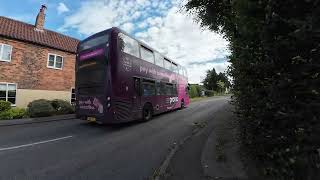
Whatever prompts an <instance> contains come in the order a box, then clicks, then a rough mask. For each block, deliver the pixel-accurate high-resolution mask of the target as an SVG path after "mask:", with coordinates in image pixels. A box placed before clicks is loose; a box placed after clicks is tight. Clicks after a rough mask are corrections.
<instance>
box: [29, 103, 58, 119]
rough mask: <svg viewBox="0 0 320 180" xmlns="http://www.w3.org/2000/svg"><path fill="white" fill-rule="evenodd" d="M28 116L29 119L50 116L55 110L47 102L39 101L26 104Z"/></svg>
mask: <svg viewBox="0 0 320 180" xmlns="http://www.w3.org/2000/svg"><path fill="white" fill-rule="evenodd" d="M28 114H29V115H30V117H46V116H52V115H54V114H55V109H54V108H53V107H52V105H51V102H50V101H49V100H46V99H39V100H35V101H32V102H31V103H29V104H28Z"/></svg>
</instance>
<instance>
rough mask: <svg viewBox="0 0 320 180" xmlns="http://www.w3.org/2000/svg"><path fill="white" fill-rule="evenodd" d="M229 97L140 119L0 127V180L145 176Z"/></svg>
mask: <svg viewBox="0 0 320 180" xmlns="http://www.w3.org/2000/svg"><path fill="white" fill-rule="evenodd" d="M228 101H229V98H226V97H222V98H212V99H207V100H203V101H199V102H194V103H192V104H191V105H190V106H189V107H188V108H186V109H183V110H179V111H174V112H170V113H166V114H162V115H159V116H156V117H154V119H153V120H151V121H149V122H146V123H129V124H122V125H113V126H101V125H95V124H90V123H87V122H85V121H82V120H65V121H55V122H47V123H37V124H26V125H16V126H7V127H0V179H5V180H10V179H17V180H18V179H19V180H23V179H59V180H64V179H68V180H69V179H75V180H81V179H90V180H92V179H106V180H109V179H112V180H125V179H129V180H142V179H150V178H151V177H152V176H153V174H154V173H155V172H156V170H157V169H158V168H159V167H160V165H161V163H162V162H163V161H164V159H165V158H166V156H167V154H168V152H169V150H170V148H171V147H172V145H173V144H174V143H176V142H178V141H180V140H182V139H183V138H184V137H186V136H187V135H189V134H190V133H192V130H193V129H194V128H195V126H194V122H199V121H203V120H210V119H212V117H213V116H214V115H215V112H217V111H218V110H219V109H221V108H223V107H224V106H225V105H226V104H227V103H228Z"/></svg>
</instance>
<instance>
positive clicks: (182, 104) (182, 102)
mask: <svg viewBox="0 0 320 180" xmlns="http://www.w3.org/2000/svg"><path fill="white" fill-rule="evenodd" d="M183 108H185V106H184V100H182V101H181V107H180V109H183Z"/></svg>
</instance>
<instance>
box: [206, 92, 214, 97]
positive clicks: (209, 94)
mask: <svg viewBox="0 0 320 180" xmlns="http://www.w3.org/2000/svg"><path fill="white" fill-rule="evenodd" d="M214 94H215V92H214V91H212V90H206V91H205V95H206V96H208V97H211V96H214Z"/></svg>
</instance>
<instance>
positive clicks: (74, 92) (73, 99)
mask: <svg viewBox="0 0 320 180" xmlns="http://www.w3.org/2000/svg"><path fill="white" fill-rule="evenodd" d="M75 103H76V91H75V89H74V88H71V104H72V105H75Z"/></svg>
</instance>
